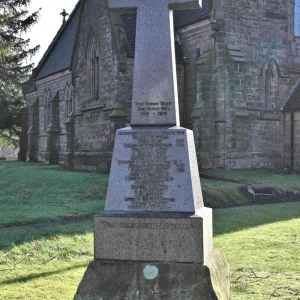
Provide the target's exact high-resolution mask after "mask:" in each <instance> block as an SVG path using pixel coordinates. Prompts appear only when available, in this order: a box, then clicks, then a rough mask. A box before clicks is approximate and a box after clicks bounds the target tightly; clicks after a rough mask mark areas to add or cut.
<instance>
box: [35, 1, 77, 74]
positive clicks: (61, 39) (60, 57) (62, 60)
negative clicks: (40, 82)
mask: <svg viewBox="0 0 300 300" xmlns="http://www.w3.org/2000/svg"><path fill="white" fill-rule="evenodd" d="M79 2H80V1H79ZM79 2H78V3H77V5H76V6H75V8H74V10H73V12H72V13H71V15H70V17H69V19H68V21H67V22H66V24H65V25H64V26H62V27H61V28H60V30H59V31H58V33H57V34H56V37H55V38H54V40H53V42H52V43H51V45H50V46H49V48H48V50H47V51H46V53H45V55H44V57H43V58H42V60H41V61H40V63H39V65H38V67H37V71H36V72H37V75H36V76H35V79H40V78H43V77H45V76H48V75H50V74H54V73H57V72H59V71H62V70H65V69H68V68H69V67H70V63H71V58H72V52H73V47H74V43H75V36H76V30H77V24H78V21H79V12H80V9H79V7H80V5H79Z"/></svg>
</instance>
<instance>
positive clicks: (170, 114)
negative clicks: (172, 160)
mask: <svg viewBox="0 0 300 300" xmlns="http://www.w3.org/2000/svg"><path fill="white" fill-rule="evenodd" d="M200 2H201V1H199V0H167V1H161V0H152V1H137V0H130V1H123V0H109V7H110V9H112V10H113V11H117V12H123V11H126V10H127V11H128V10H132V9H137V25H136V29H137V31H136V49H135V64H134V78H133V97H132V103H133V104H132V115H131V125H132V126H139V125H169V126H172V125H177V126H178V125H179V109H178V92H177V78H176V63H175V48H174V29H173V28H174V25H173V12H172V11H170V8H171V9H188V8H198V7H200V5H199V4H200ZM162 58H163V59H162Z"/></svg>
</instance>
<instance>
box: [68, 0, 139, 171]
mask: <svg viewBox="0 0 300 300" xmlns="http://www.w3.org/2000/svg"><path fill="white" fill-rule="evenodd" d="M111 24H112V20H111V15H110V13H109V11H108V9H107V4H106V1H96V0H90V1H86V2H85V5H84V7H83V9H82V17H81V23H80V27H79V32H78V37H77V42H76V45H77V46H76V48H75V53H74V60H73V63H72V72H73V76H72V81H73V86H74V90H73V91H74V101H75V114H74V133H73V134H74V149H73V156H74V157H73V167H74V168H75V169H88V170H97V171H109V168H110V161H111V155H112V148H113V140H114V134H115V131H116V129H118V128H120V127H123V126H125V124H126V121H128V118H129V115H128V114H126V111H127V107H129V106H130V105H129V102H130V100H131V94H132V74H133V68H132V67H130V62H127V68H125V69H124V65H122V68H121V66H120V57H119V55H120V54H119V51H118V50H119V49H118V46H119V45H118V43H117V41H116V37H115V35H114V31H113V28H112V26H111ZM91 36H95V39H96V42H95V43H96V45H97V46H96V47H97V51H98V54H97V55H99V57H98V58H99V69H100V70H99V97H98V98H96V97H95V96H94V95H93V93H91V76H90V73H91V72H92V70H91V66H90V65H89V60H88V53H89V51H90V50H89V48H88V47H89V44H90V39H91Z"/></svg>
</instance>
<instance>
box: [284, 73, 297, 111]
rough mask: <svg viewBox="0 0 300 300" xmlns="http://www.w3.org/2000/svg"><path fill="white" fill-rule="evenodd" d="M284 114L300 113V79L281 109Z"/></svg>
mask: <svg viewBox="0 0 300 300" xmlns="http://www.w3.org/2000/svg"><path fill="white" fill-rule="evenodd" d="M280 109H281V110H282V111H284V112H289V111H300V78H299V79H298V80H297V82H296V84H295V85H294V86H293V88H292V90H291V92H290V94H289V96H288V97H287V98H286V99H285V101H284V103H283V105H282V106H281V108H280Z"/></svg>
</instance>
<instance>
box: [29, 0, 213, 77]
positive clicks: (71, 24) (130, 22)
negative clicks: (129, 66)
mask: <svg viewBox="0 0 300 300" xmlns="http://www.w3.org/2000/svg"><path fill="white" fill-rule="evenodd" d="M209 1H210V0H203V3H202V8H201V9H191V10H181V11H175V12H174V27H175V29H178V28H180V27H183V26H187V25H189V24H192V23H195V22H198V21H200V20H202V19H204V18H207V17H208V15H209V8H208V6H209ZM80 2H81V0H79V1H78V3H77V4H76V6H75V8H74V10H73V12H72V13H71V15H70V17H69V19H68V21H67V22H66V24H65V25H64V26H62V27H61V28H60V30H59V31H58V33H57V34H56V36H55V38H54V40H53V42H52V43H51V45H50V46H49V48H48V50H47V51H46V53H45V54H44V56H43V58H42V60H41V61H40V63H39V65H38V66H37V68H36V70H35V74H36V76H34V77H35V79H40V78H43V77H46V76H49V75H51V74H54V73H57V72H59V71H62V70H65V69H68V68H69V67H70V65H71V60H72V53H73V47H74V43H75V39H76V31H77V25H78V22H79V16H80ZM121 18H122V20H123V22H124V26H125V30H126V35H127V39H128V43H129V56H132V57H134V50H135V31H136V14H133V13H131V14H122V15H121ZM176 48H177V53H176V56H180V57H181V56H182V54H181V53H178V47H176Z"/></svg>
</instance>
